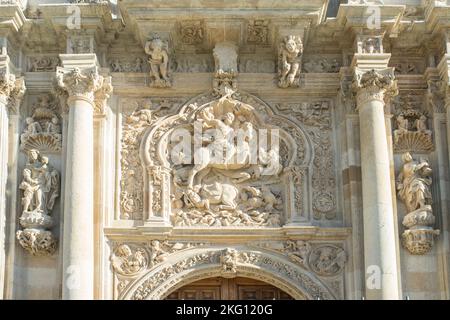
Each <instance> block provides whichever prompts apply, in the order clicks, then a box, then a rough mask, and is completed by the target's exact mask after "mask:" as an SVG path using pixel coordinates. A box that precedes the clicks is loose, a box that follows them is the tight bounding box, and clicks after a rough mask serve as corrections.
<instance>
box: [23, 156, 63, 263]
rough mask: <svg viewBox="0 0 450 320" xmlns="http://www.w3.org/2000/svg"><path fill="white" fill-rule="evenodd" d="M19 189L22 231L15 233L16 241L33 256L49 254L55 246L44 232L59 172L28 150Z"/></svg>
mask: <svg viewBox="0 0 450 320" xmlns="http://www.w3.org/2000/svg"><path fill="white" fill-rule="evenodd" d="M19 188H20V189H21V190H22V191H23V197H22V215H21V217H20V225H21V226H22V227H23V228H24V229H23V230H19V231H17V239H18V240H19V243H20V244H21V245H22V247H23V248H24V249H25V250H27V251H28V252H30V253H31V254H33V255H51V254H53V252H54V250H55V248H56V243H55V240H54V238H53V235H52V233H51V232H50V231H48V229H49V228H51V227H52V225H53V219H52V217H51V211H52V210H53V207H54V205H55V200H56V198H57V197H59V189H60V181H59V172H58V171H57V170H55V169H54V168H53V167H52V166H51V165H49V163H48V158H47V157H45V156H42V155H41V154H40V153H39V151H38V150H35V149H32V150H29V151H28V163H27V164H26V166H25V168H24V170H23V178H22V182H21V183H20V185H19Z"/></svg>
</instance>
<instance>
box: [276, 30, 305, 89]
mask: <svg viewBox="0 0 450 320" xmlns="http://www.w3.org/2000/svg"><path fill="white" fill-rule="evenodd" d="M302 54H303V44H302V40H301V39H300V37H298V36H292V35H290V36H287V37H285V38H284V39H283V41H282V42H281V44H280V49H279V53H278V75H279V77H280V78H279V81H278V86H279V87H280V88H288V87H298V86H299V85H300V83H299V81H300V79H299V77H300V72H301V56H302Z"/></svg>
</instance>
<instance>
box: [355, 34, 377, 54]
mask: <svg viewBox="0 0 450 320" xmlns="http://www.w3.org/2000/svg"><path fill="white" fill-rule="evenodd" d="M356 46H357V50H358V53H363V54H377V53H383V37H382V36H370V35H359V36H358V37H357V40H356Z"/></svg>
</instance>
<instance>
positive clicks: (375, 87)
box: [352, 68, 398, 106]
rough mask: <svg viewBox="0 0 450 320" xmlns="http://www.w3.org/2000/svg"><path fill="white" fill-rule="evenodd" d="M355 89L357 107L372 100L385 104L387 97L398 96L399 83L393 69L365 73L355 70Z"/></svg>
mask: <svg viewBox="0 0 450 320" xmlns="http://www.w3.org/2000/svg"><path fill="white" fill-rule="evenodd" d="M352 86H353V89H354V91H355V92H356V100H357V105H358V106H362V105H364V104H365V103H366V102H367V101H370V100H380V101H382V102H384V99H385V97H393V96H396V95H397V94H398V88H397V81H396V80H395V77H394V71H393V69H392V68H387V69H384V70H379V71H376V70H373V69H372V70H370V71H364V70H361V69H358V68H357V69H355V78H354V80H353V84H352Z"/></svg>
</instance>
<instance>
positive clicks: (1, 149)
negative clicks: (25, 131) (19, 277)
mask: <svg viewBox="0 0 450 320" xmlns="http://www.w3.org/2000/svg"><path fill="white" fill-rule="evenodd" d="M8 64H9V58H8V56H5V55H2V56H0V299H1V298H3V297H4V293H3V290H4V281H5V279H4V277H5V259H6V257H5V247H6V245H5V239H6V234H5V226H6V202H7V198H6V185H7V181H8V159H9V152H8V150H9V143H10V141H9V136H8V135H9V134H8V131H9V115H8V112H14V111H15V109H16V108H18V106H19V102H20V101H21V98H22V96H23V94H24V92H25V85H24V81H23V78H18V79H16V76H15V75H14V74H11V73H10V72H9V66H8Z"/></svg>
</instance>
